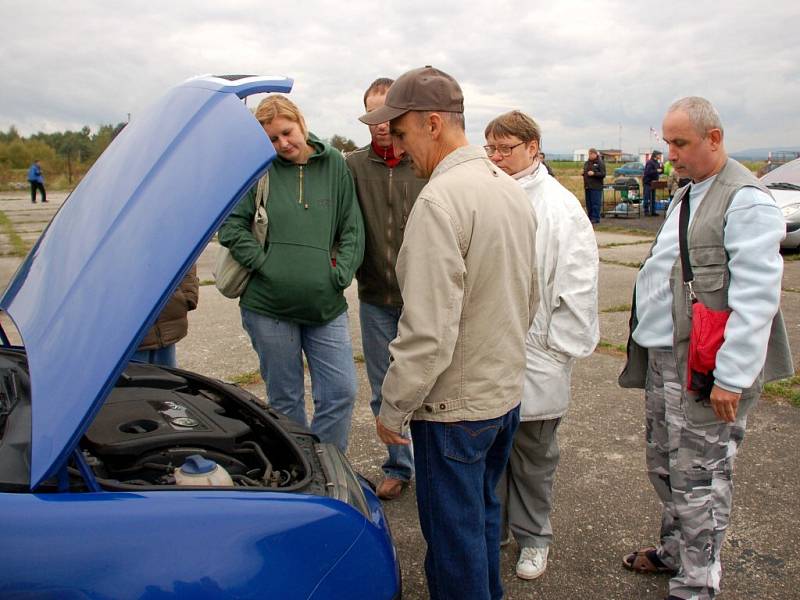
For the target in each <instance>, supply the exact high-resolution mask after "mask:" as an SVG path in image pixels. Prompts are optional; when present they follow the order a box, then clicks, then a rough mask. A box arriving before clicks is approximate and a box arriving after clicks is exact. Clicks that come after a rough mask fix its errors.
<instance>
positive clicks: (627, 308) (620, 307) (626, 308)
mask: <svg viewBox="0 0 800 600" xmlns="http://www.w3.org/2000/svg"><path fill="white" fill-rule="evenodd" d="M600 312H601V313H615V312H631V305H630V304H617V305H616V306H609V307H608V308H604V309H603V310H601V311H600Z"/></svg>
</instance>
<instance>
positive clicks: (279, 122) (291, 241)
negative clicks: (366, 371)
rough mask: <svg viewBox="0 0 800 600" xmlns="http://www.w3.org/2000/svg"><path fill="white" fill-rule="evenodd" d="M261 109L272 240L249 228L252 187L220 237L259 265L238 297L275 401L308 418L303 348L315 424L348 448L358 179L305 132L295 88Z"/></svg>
mask: <svg viewBox="0 0 800 600" xmlns="http://www.w3.org/2000/svg"><path fill="white" fill-rule="evenodd" d="M256 119H258V121H259V123H261V125H262V126H263V127H264V131H265V132H266V134H267V135H268V136H269V138H270V141H271V142H272V144H273V146H274V147H275V151H276V152H277V153H278V156H277V158H276V159H275V161H274V162H273V163H272V166H271V167H270V171H269V193H268V196H267V200H266V206H267V216H268V219H269V229H268V231H267V241H266V243H265V244H264V245H261V244H259V242H258V241H257V240H256V239H255V237H254V236H253V234H252V232H251V225H252V222H253V216H254V210H255V187H254V188H253V189H252V190H250V192H249V193H248V194H247V195H246V196H245V197H244V198H243V199H242V201H241V202H239V204H238V206H237V207H236V208H235V209H234V210H233V212H232V213H231V214H230V216H229V217H228V219H227V220H226V221H225V223H224V224H223V225H222V227H221V228H220V230H219V241H220V243H221V244H222V245H223V246H225V247H227V248H228V249H229V250H230V252H231V255H232V256H233V257H234V258H235V259H236V260H237V261H238V262H239V263H241V264H242V265H244V266H245V267H247V268H248V269H250V270H251V272H252V273H251V277H250V280H249V283H248V284H247V288H246V289H245V291H244V293H243V294H242V297H241V301H240V303H239V307H240V310H241V313H242V325H243V326H244V329H245V331H247V333H248V334H249V335H250V339H251V341H252V343H253V348H254V349H255V351H256V353H257V354H258V358H259V362H260V366H261V375H262V377H263V378H264V381H265V382H266V386H267V397H268V399H269V403H270V405H271V406H272V407H273V408H274V409H276V410H277V411H279V412H282V413H283V414H285V415H287V416H288V417H290V418H292V419H294V420H295V421H297V422H299V423H302V424H305V423H306V413H305V386H304V370H303V354H305V357H306V360H307V362H308V369H309V372H310V374H311V394H312V397H313V400H314V418H313V421H312V423H311V430H312V431H313V432H314V433H316V434H317V435H318V436H319V438H320V440H322V441H323V442H329V443H332V444H336V445H337V446H338V447H339V448H340V449H341V450H342V452H344V451H345V450H346V448H347V438H348V434H349V432H350V416H351V414H352V411H353V402H354V401H355V397H356V392H357V387H358V384H357V381H356V373H355V366H354V363H353V350H352V345H351V341H350V328H349V324H348V318H347V301H346V300H345V297H344V290H345V288H347V286H349V285H350V282H351V281H352V280H353V275H354V273H355V271H356V269H357V268H358V266H359V265H360V264H361V259H362V257H363V255H364V226H363V223H362V220H361V212H360V211H359V208H358V201H357V199H356V193H355V187H354V185H353V180H352V178H351V176H350V171H349V170H348V168H347V165H346V164H345V161H344V158H343V157H342V155H341V153H340V152H339V151H338V150H335V149H332V148H331V147H330V146H328V145H327V144H325V143H323V142H322V141H320V140H319V139H317V138H316V137H315V136H314V135H313V134H311V133H309V132H308V129H307V128H306V124H305V119H303V115H302V114H301V113H300V110H299V109H298V108H297V106H295V104H294V103H292V102H291V101H290V100H289V99H288V98H286V97H284V96H281V95H277V94H276V95H272V96H268V97H267V98H265V99H264V100H262V101H261V103H260V104H259V105H258V108H257V109H256Z"/></svg>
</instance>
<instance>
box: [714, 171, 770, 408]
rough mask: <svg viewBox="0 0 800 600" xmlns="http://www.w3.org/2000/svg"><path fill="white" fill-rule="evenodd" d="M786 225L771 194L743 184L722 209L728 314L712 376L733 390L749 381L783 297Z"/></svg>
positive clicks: (757, 367) (761, 361)
mask: <svg viewBox="0 0 800 600" xmlns="http://www.w3.org/2000/svg"><path fill="white" fill-rule="evenodd" d="M785 235H786V224H785V222H784V219H783V216H782V215H781V212H780V209H779V208H778V207H777V205H776V204H775V200H773V199H772V197H771V196H769V195H768V194H765V193H764V192H762V191H761V190H759V189H758V188H754V187H745V188H742V189H741V190H739V191H738V192H737V193H736V195H735V196H734V198H733V201H732V202H731V205H730V207H729V208H728V212H727V213H726V214H725V250H726V251H727V252H728V257H729V262H728V268H729V270H730V276H731V277H730V285H729V288H728V306H729V307H730V309H731V315H730V317H729V318H728V323H727V325H726V327H725V341H724V342H723V344H722V347H721V348H720V350H719V352H718V353H717V364H716V368H715V369H714V379H715V380H716V383H717V385H719V386H720V387H721V388H723V389H726V390H728V391H731V392H737V393H738V392H741V391H742V390H743V389H745V388H748V387H750V386H751V385H753V382H754V381H755V379H756V377H757V376H758V374H759V373H760V372H761V369H762V367H763V365H764V361H765V360H766V356H767V343H768V342H769V334H770V329H771V326H772V319H773V318H774V317H775V315H776V314H777V312H778V309H779V307H780V298H781V279H782V277H783V259H782V258H781V255H780V242H781V240H782V239H783V237H784V236H785Z"/></svg>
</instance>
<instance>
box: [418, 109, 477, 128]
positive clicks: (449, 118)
mask: <svg viewBox="0 0 800 600" xmlns="http://www.w3.org/2000/svg"><path fill="white" fill-rule="evenodd" d="M434 113H436V114H437V115H439V116H440V117H442V121H445V122H446V123H447V124H448V125H450V126H451V127H455V128H457V129H460V130H461V131H465V129H466V127H465V124H464V113H459V112H450V111H444V110H422V111H419V112H417V114H418V115H419V122H420V123H422V122H423V121H424V120H425V119H427V118H428V117H429V116H430V115H432V114H434Z"/></svg>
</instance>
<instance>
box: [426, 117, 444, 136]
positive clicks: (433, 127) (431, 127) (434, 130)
mask: <svg viewBox="0 0 800 600" xmlns="http://www.w3.org/2000/svg"><path fill="white" fill-rule="evenodd" d="M422 126H423V128H424V129H425V131H427V132H428V135H430V137H431V139H433V140H438V139H439V138H440V137H441V136H442V130H443V129H444V123H443V122H442V115H440V114H439V113H429V114H428V115H426V117H425V122H424V123H423V125H422Z"/></svg>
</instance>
